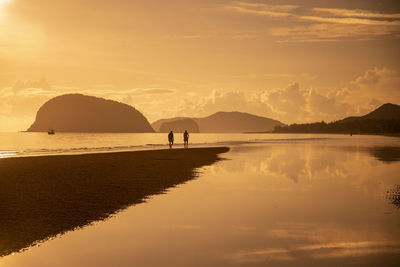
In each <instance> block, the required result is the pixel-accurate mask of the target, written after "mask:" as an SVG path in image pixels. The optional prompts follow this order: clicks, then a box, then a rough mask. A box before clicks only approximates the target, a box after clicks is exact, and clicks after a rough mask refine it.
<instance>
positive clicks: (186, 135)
mask: <svg viewBox="0 0 400 267" xmlns="http://www.w3.org/2000/svg"><path fill="white" fill-rule="evenodd" d="M183 146H184V147H186V148H188V147H189V133H188V131H187V130H185V132H184V133H183Z"/></svg>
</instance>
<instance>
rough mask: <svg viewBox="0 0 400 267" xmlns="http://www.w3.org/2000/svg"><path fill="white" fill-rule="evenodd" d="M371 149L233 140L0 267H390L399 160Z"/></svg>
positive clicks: (399, 245)
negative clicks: (198, 164) (177, 179)
mask: <svg viewBox="0 0 400 267" xmlns="http://www.w3.org/2000/svg"><path fill="white" fill-rule="evenodd" d="M368 151H369V150H368V149H358V148H357V147H355V148H351V147H346V148H345V149H343V148H340V147H330V146H328V145H321V144H318V145H309V144H290V145H287V144H270V145H263V146H256V145H248V146H237V147H233V148H232V150H231V151H230V152H229V153H227V154H224V155H223V157H224V158H227V160H224V161H221V162H219V163H217V164H215V165H213V166H210V167H207V168H202V169H201V170H200V173H201V176H200V177H199V178H198V179H196V180H194V181H191V182H188V183H186V184H184V185H179V186H178V187H177V188H174V189H172V190H170V192H169V193H168V194H164V195H158V196H154V197H152V198H151V199H150V200H149V202H148V203H145V204H141V205H137V206H134V207H131V208H129V209H127V210H126V211H124V212H121V213H119V214H117V215H116V216H115V217H114V218H112V219H110V220H107V221H105V222H100V223H98V224H96V225H94V226H90V227H86V228H84V229H83V230H78V231H75V232H71V233H67V234H66V235H64V236H62V237H61V238H58V239H55V240H52V241H49V242H46V243H44V244H43V245H42V246H40V247H34V248H32V249H30V250H29V251H27V252H24V253H22V254H16V255H14V256H9V257H5V258H4V259H3V260H0V266H11V267H13V266H14V267H15V266H35V265H34V264H31V263H32V262H36V263H40V264H41V265H44V266H45V265H46V264H47V265H48V266H52V264H53V265H56V266H89V265H96V266H110V265H118V266H132V265H136V266H166V265H169V266H231V265H235V266H236V265H239V266H248V265H250V266H266V265H268V266H338V265H343V266H346V265H351V264H355V265H357V266H365V265H366V264H372V265H374V264H375V263H376V265H382V266H391V265H393V266H395V265H396V264H397V263H399V261H400V259H399V257H398V255H399V253H400V229H399V227H398V225H399V222H400V212H399V209H397V208H396V207H395V206H394V205H392V204H391V203H390V202H389V201H388V200H387V196H386V192H387V190H388V188H393V186H394V185H395V184H398V183H399V180H398V171H399V167H400V162H392V163H390V164H387V163H386V162H383V161H381V160H379V159H378V158H376V157H374V156H373V155H371V154H370V153H369V152H368Z"/></svg>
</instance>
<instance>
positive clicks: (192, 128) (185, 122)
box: [159, 118, 200, 133]
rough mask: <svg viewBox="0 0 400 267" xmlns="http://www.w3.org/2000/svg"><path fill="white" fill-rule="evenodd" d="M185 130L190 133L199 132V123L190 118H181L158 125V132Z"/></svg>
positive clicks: (179, 131)
mask: <svg viewBox="0 0 400 267" xmlns="http://www.w3.org/2000/svg"><path fill="white" fill-rule="evenodd" d="M185 130H187V131H189V132H190V133H199V132H200V130H199V125H198V124H197V123H196V122H195V120H193V119H190V118H182V119H177V120H173V121H166V122H163V123H162V124H161V126H160V130H159V131H160V133H168V132H169V131H174V132H178V133H183V132H184V131H185Z"/></svg>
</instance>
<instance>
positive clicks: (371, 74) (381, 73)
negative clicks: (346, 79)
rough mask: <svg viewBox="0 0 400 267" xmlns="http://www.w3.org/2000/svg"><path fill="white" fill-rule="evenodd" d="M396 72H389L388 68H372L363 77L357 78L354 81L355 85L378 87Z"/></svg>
mask: <svg viewBox="0 0 400 267" xmlns="http://www.w3.org/2000/svg"><path fill="white" fill-rule="evenodd" d="M393 74H395V72H394V71H393V70H389V69H387V68H377V67H375V68H372V69H369V70H366V71H365V73H364V74H363V75H361V76H360V77H357V79H356V80H355V81H354V83H355V84H357V85H359V86H376V85H377V84H379V82H381V81H382V80H383V79H387V78H389V77H391V76H393Z"/></svg>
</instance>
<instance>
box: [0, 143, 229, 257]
mask: <svg viewBox="0 0 400 267" xmlns="http://www.w3.org/2000/svg"><path fill="white" fill-rule="evenodd" d="M228 150H229V148H226V147H216V148H193V149H173V150H156V151H136V152H119V153H102V154H87V155H71V156H44V157H27V158H10V159H0V256H4V255H7V254H10V253H12V252H16V251H20V250H21V249H23V248H26V247H28V246H30V245H32V244H34V243H35V242H38V241H41V240H45V239H48V238H51V237H53V236H56V235H57V234H60V233H63V232H66V231H69V230H72V229H75V228H77V227H82V226H85V225H87V224H90V223H92V222H94V221H97V220H102V219H105V218H107V217H109V216H110V215H112V214H114V213H116V212H117V211H119V210H121V209H124V208H126V207H128V206H130V205H132V204H137V203H141V202H143V201H145V200H146V198H147V197H148V196H150V195H153V194H160V193H163V192H164V191H165V190H166V189H168V188H169V187H172V186H176V185H178V184H180V183H183V182H186V181H188V180H190V179H193V178H195V177H196V175H197V173H196V171H195V169H196V168H199V167H202V166H206V165H210V164H213V163H215V162H216V161H218V160H220V157H219V156H218V154H220V153H224V152H227V151H228Z"/></svg>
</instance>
